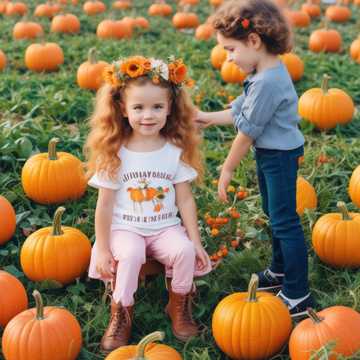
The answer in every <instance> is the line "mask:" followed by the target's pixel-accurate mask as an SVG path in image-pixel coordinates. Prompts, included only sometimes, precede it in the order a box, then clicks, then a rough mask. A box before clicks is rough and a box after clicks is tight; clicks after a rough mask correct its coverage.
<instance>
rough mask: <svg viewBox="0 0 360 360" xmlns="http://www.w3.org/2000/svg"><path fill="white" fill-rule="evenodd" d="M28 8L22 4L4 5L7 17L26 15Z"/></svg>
mask: <svg viewBox="0 0 360 360" xmlns="http://www.w3.org/2000/svg"><path fill="white" fill-rule="evenodd" d="M27 11H28V7H27V5H26V4H25V3H23V2H14V3H12V2H9V3H7V5H6V10H5V15H8V16H16V15H20V16H23V15H25V14H26V13H27Z"/></svg>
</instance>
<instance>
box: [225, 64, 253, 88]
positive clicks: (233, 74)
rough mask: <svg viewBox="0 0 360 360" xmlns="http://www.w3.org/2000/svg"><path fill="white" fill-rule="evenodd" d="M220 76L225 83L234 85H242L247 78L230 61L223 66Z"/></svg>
mask: <svg viewBox="0 0 360 360" xmlns="http://www.w3.org/2000/svg"><path fill="white" fill-rule="evenodd" d="M220 74H221V77H222V79H223V80H224V81H225V82H227V83H233V84H234V83H235V84H237V83H240V84H241V83H242V82H243V81H244V80H245V79H246V76H247V75H246V73H244V71H242V70H241V69H240V68H239V67H238V66H237V65H236V64H235V63H234V62H233V61H228V60H226V61H224V63H223V64H222V65H221V72H220Z"/></svg>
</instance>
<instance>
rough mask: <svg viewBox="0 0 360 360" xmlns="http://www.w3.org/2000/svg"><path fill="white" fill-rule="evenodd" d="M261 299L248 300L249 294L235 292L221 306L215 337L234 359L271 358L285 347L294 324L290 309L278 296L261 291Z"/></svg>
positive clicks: (216, 313)
mask: <svg viewBox="0 0 360 360" xmlns="http://www.w3.org/2000/svg"><path fill="white" fill-rule="evenodd" d="M256 296H257V299H258V302H247V297H248V293H234V294H232V295H229V296H227V297H225V298H224V299H223V300H221V301H220V303H219V304H218V305H217V307H216V309H215V311H214V314H213V318H212V330H213V336H214V338H215V341H216V343H217V345H218V346H219V348H220V349H221V350H222V351H223V352H225V353H226V354H227V355H228V356H229V357H231V358H232V359H237V360H245V359H246V360H257V359H259V360H260V359H269V358H270V357H271V356H272V355H274V354H276V353H277V352H278V351H280V350H281V348H282V346H283V345H284V344H285V342H286V340H287V339H288V337H289V335H290V332H291V328H292V323H291V318H290V315H289V311H288V309H287V308H286V306H285V305H284V304H283V303H282V301H281V300H280V299H279V298H277V297H276V296H274V295H272V294H269V293H265V292H258V293H257V294H256Z"/></svg>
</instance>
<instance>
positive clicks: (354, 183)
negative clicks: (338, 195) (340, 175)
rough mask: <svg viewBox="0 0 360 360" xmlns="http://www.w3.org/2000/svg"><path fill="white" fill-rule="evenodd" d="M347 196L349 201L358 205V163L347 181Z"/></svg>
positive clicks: (359, 171)
mask: <svg viewBox="0 0 360 360" xmlns="http://www.w3.org/2000/svg"><path fill="white" fill-rule="evenodd" d="M349 196H350V199H351V201H352V202H353V203H354V204H355V205H356V206H357V207H360V165H359V166H358V167H357V168H356V169H355V170H354V171H353V173H352V175H351V178H350V182H349Z"/></svg>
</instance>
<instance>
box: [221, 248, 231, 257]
mask: <svg viewBox="0 0 360 360" xmlns="http://www.w3.org/2000/svg"><path fill="white" fill-rule="evenodd" d="M221 252H222V255H223V256H226V255H227V254H228V253H229V250H228V249H227V248H225V249H222V250H221Z"/></svg>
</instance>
